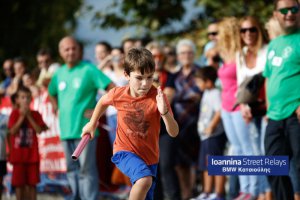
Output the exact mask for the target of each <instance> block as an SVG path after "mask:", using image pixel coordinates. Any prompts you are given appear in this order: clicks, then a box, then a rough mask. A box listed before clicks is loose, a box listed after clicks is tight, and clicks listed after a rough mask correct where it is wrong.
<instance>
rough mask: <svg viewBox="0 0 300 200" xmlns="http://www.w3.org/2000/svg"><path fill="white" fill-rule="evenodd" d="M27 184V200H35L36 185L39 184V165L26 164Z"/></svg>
mask: <svg viewBox="0 0 300 200" xmlns="http://www.w3.org/2000/svg"><path fill="white" fill-rule="evenodd" d="M26 173H27V182H26V196H27V197H28V199H32V200H36V198H37V194H36V184H38V183H39V182H40V165H39V163H32V164H27V167H26Z"/></svg>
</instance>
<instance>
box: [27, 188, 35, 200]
mask: <svg viewBox="0 0 300 200" xmlns="http://www.w3.org/2000/svg"><path fill="white" fill-rule="evenodd" d="M26 187H27V197H28V198H27V199H30V200H36V199H37V197H36V196H37V194H36V186H35V185H34V186H32V185H28V186H26Z"/></svg>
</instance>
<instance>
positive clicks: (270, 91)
mask: <svg viewBox="0 0 300 200" xmlns="http://www.w3.org/2000/svg"><path fill="white" fill-rule="evenodd" d="M274 17H275V18H276V19H277V20H278V21H279V23H280V26H281V27H282V29H283V30H284V34H283V35H282V36H279V37H277V38H275V39H274V40H272V42H271V43H270V44H269V50H268V54H267V62H266V66H265V71H264V73H263V74H264V76H265V77H266V79H267V99H268V111H267V115H268V119H269V121H268V126H267V130H266V138H265V150H266V155H269V156H272V155H287V156H289V159H291V157H294V158H295V161H296V163H297V164H296V165H297V166H296V167H297V177H296V178H297V180H300V145H299V142H300V87H299V83H300V51H299V49H300V30H299V27H298V24H299V20H300V12H299V2H298V0H276V1H275V11H274ZM268 179H269V182H270V185H271V187H272V192H273V193H274V196H275V197H276V200H290V199H294V196H293V195H294V192H293V186H292V183H291V180H290V178H289V176H269V177H268Z"/></svg>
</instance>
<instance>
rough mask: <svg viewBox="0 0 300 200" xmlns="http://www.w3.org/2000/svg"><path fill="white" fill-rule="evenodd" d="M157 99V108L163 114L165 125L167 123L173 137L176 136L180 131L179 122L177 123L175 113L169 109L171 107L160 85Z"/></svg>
mask: <svg viewBox="0 0 300 200" xmlns="http://www.w3.org/2000/svg"><path fill="white" fill-rule="evenodd" d="M156 101H157V108H158V110H159V112H160V114H161V117H162V118H163V121H164V123H165V125H166V129H167V132H168V134H169V135H170V136H171V137H176V136H177V135H178V132H179V127H178V124H177V122H176V120H175V119H174V117H173V115H172V114H171V112H169V110H168V109H169V108H168V106H167V102H166V101H168V100H167V99H166V97H165V96H164V94H163V92H162V90H161V88H160V87H158V88H157V96H156Z"/></svg>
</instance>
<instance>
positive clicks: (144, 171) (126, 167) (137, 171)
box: [111, 151, 157, 200]
mask: <svg viewBox="0 0 300 200" xmlns="http://www.w3.org/2000/svg"><path fill="white" fill-rule="evenodd" d="M111 161H112V162H113V163H114V164H115V165H116V166H117V167H118V168H119V170H120V171H121V172H123V174H125V175H126V176H128V177H129V178H130V181H131V183H132V185H133V184H134V183H135V182H136V181H137V180H139V179H141V178H143V177H146V176H152V177H153V181H152V186H151V188H150V189H149V191H148V193H147V196H146V200H152V199H153V194H154V188H155V182H156V173H157V164H154V165H147V164H146V163H145V161H144V160H143V159H141V158H140V157H139V156H137V155H136V154H134V153H131V152H128V151H119V152H117V153H115V154H114V155H113V156H112V158H111Z"/></svg>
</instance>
